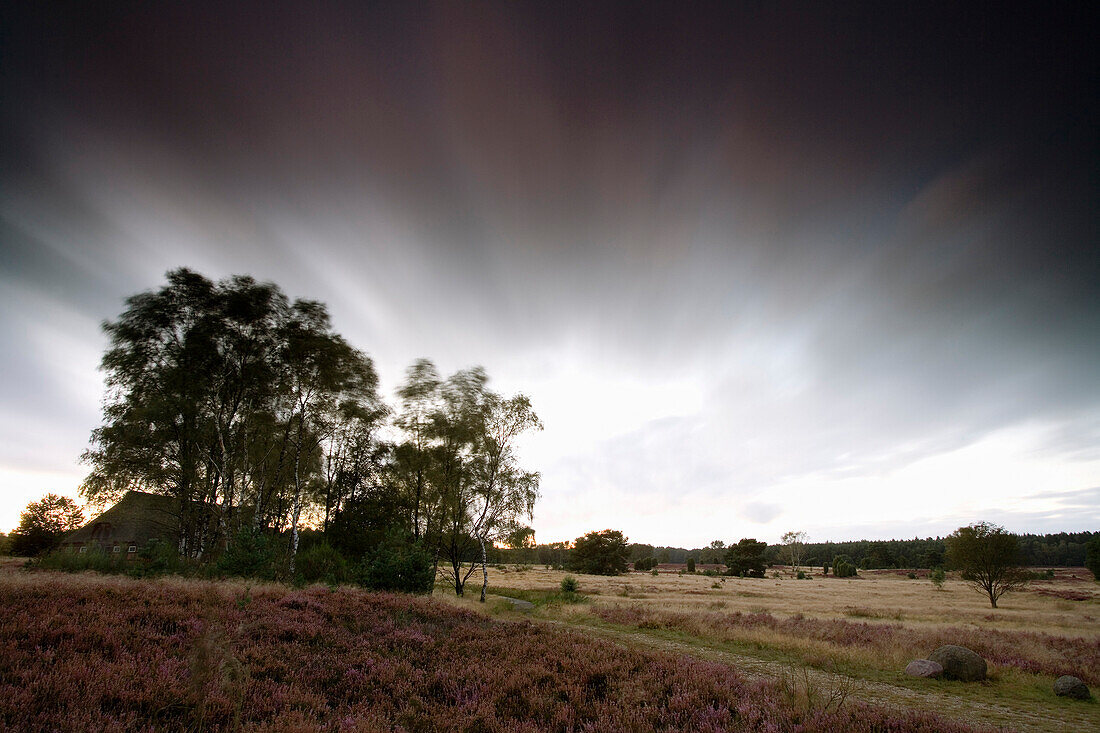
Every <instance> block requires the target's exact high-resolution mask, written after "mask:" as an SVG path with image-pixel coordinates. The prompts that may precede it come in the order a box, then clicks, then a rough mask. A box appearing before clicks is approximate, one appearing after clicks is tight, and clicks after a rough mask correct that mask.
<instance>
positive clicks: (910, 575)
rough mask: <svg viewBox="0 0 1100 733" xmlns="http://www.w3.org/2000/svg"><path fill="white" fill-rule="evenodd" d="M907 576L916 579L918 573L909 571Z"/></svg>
mask: <svg viewBox="0 0 1100 733" xmlns="http://www.w3.org/2000/svg"><path fill="white" fill-rule="evenodd" d="M905 577H907V578H909V580H916V579H917V574H916V573H914V572H913V571H909V573H908V574H907V575H906V576H905Z"/></svg>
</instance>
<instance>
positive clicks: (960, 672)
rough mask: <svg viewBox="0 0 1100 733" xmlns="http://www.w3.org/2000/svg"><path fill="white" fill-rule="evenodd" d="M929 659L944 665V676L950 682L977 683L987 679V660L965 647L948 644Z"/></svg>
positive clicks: (930, 655) (933, 653)
mask: <svg viewBox="0 0 1100 733" xmlns="http://www.w3.org/2000/svg"><path fill="white" fill-rule="evenodd" d="M928 658H929V659H930V660H932V661H933V662H939V663H940V664H941V665H943V676H944V677H946V678H947V679H949V680H962V681H963V682H977V681H978V680H984V679H985V673H986V665H985V660H984V659H982V658H981V655H979V654H977V653H976V652H972V651H970V650H969V649H967V648H966V647H964V646H955V645H954V644H947V645H946V646H941V647H940V648H939V649H937V650H936V651H934V652H932V653H931V654H929V655H928Z"/></svg>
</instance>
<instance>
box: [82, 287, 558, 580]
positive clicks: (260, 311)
mask: <svg viewBox="0 0 1100 733" xmlns="http://www.w3.org/2000/svg"><path fill="white" fill-rule="evenodd" d="M126 305H127V307H126V309H125V311H124V312H123V313H122V315H121V316H120V317H119V318H118V320H116V321H112V322H108V323H106V324H104V330H105V331H106V333H107V335H108V336H109V338H110V346H109V348H108V350H107V352H106V354H105V355H104V357H103V362H102V367H103V370H104V372H105V373H106V384H107V387H108V394H107V397H106V400H105V407H104V422H103V425H102V426H101V427H100V428H98V429H97V430H95V431H94V433H93V435H92V447H91V448H90V449H89V450H88V451H87V452H86V454H85V456H84V458H85V461H86V462H87V463H88V464H90V466H91V472H90V474H89V476H88V478H87V479H86V481H85V482H84V485H83V487H82V491H83V493H84V495H85V496H86V497H87V498H88V499H90V500H91V501H93V502H95V503H102V502H105V501H110V500H113V499H116V498H118V497H119V496H120V495H121V494H122V493H123V492H124V491H125V490H127V489H131V488H135V489H141V490H144V491H152V492H154V493H163V494H168V495H170V496H173V497H174V498H176V499H178V500H179V507H180V512H179V538H180V539H179V550H180V552H181V554H183V555H184V556H187V557H190V558H199V559H210V558H213V559H217V558H220V557H222V556H224V555H226V554H232V552H233V549H232V548H233V545H234V544H240V545H242V546H243V545H245V544H248V543H249V542H253V541H254V540H255V537H256V536H258V535H259V536H266V537H268V538H272V541H275V539H276V538H277V539H278V541H277V542H276V544H277V545H280V547H281V550H280V551H281V552H282V553H283V556H284V557H285V558H286V559H287V561H288V563H289V565H290V568H291V570H292V571H293V566H294V562H295V558H296V556H297V555H298V545H299V540H300V537H301V534H302V526H303V525H304V524H310V525H313V526H316V527H317V528H318V529H319V531H320V533H321V536H322V537H323V541H324V543H325V544H328V545H330V546H331V547H332V548H334V549H336V550H338V551H339V552H340V553H342V555H344V556H348V557H352V558H362V557H366V555H367V554H371V553H373V555H372V556H376V557H377V558H382V557H383V556H385V557H388V558H390V560H393V558H394V557H395V551H394V550H393V548H394V546H395V543H396V544H398V545H400V544H405V545H408V546H410V547H412V546H415V547H417V548H421V549H423V550H425V551H426V552H427V556H428V557H429V558H430V559H431V562H432V563H433V567H434V566H435V565H436V564H441V565H443V569H444V574H445V575H446V576H447V577H448V579H449V580H450V581H451V582H452V584H453V585H454V587H455V590H456V592H457V593H459V594H461V593H462V592H463V589H464V586H465V583H466V580H467V579H468V578H469V576H470V575H471V574H472V572H473V571H474V567H475V565H476V563H475V561H478V562H480V564H481V566H482V568H483V570H484V565H485V560H486V554H487V545H491V544H492V543H493V542H496V541H502V540H504V539H505V538H506V537H508V536H510V535H514V534H515V533H516V532H518V531H520V530H521V528H522V525H521V524H520V521H519V520H520V519H521V518H522V517H523V516H525V515H526V516H529V515H530V514H531V512H532V510H533V506H534V502H535V500H536V498H537V496H538V479H539V477H538V474H536V473H532V472H528V471H524V470H522V469H521V468H520V467H519V465H518V462H517V458H516V455H515V443H516V440H517V438H518V437H519V436H520V435H521V434H523V433H525V432H527V431H529V430H537V429H539V428H540V427H541V425H540V423H539V421H538V418H537V416H536V415H535V413H534V411H533V410H532V408H531V405H530V402H529V400H528V399H527V398H526V397H524V396H523V395H516V396H514V397H511V398H505V397H502V396H501V395H499V394H497V393H495V392H493V391H492V390H491V389H489V387H488V376H487V375H486V374H485V372H484V370H482V369H480V368H475V369H468V370H463V371H460V372H457V373H456V374H454V375H452V376H450V377H448V378H446V379H444V378H442V377H440V375H439V374H438V373H437V371H436V369H435V367H434V365H433V364H432V363H431V362H430V361H427V360H420V361H417V362H416V363H415V364H413V365H412V366H411V367H410V368H409V370H408V372H407V378H406V381H405V383H404V384H403V385H402V387H401V389H400V391H399V399H400V404H399V406H398V409H397V410H396V411H394V410H391V409H390V408H389V407H388V406H387V405H385V404H384V402H383V401H382V400H381V399H380V398H379V396H378V392H377V389H378V379H377V376H376V373H375V370H374V366H373V363H372V362H371V360H370V358H369V357H368V356H366V355H365V354H364V353H362V352H361V351H359V350H358V349H355V348H353V347H352V346H351V345H349V344H348V343H347V341H346V340H345V339H344V338H343V337H342V336H340V335H339V334H338V333H336V332H335V331H334V329H333V328H332V324H331V319H330V317H329V314H328V311H327V309H326V307H325V306H324V305H323V304H321V303H319V302H316V301H311V300H295V301H293V302H291V301H290V300H289V299H288V298H287V297H286V296H285V295H284V294H283V293H282V291H281V290H280V289H279V288H278V286H276V285H274V284H272V283H261V282H257V281H255V280H253V279H252V278H250V277H239V276H238V277H232V278H228V279H226V280H222V281H220V282H212V281H210V280H208V279H207V278H205V277H203V276H202V275H200V274H198V273H195V272H192V271H190V270H186V269H180V270H175V271H172V272H170V273H168V282H167V285H165V286H164V287H162V288H160V289H159V290H156V291H150V292H145V293H141V294H138V295H135V296H132V297H131V298H129V299H128V300H127V301H126ZM384 431H388V433H387V436H390V435H392V439H391V440H383V439H382V438H381V435H382V433H383V432H384ZM385 548H388V549H385ZM383 549H385V552H383ZM398 554H400V553H398ZM405 554H409V553H405ZM410 556H417V555H416V553H415V552H413V553H412V554H411V555H410ZM378 562H379V563H381V565H385V564H386V562H389V561H385V560H384V558H383V559H379V561H378ZM394 562H396V561H394ZM390 564H391V565H392V564H393V562H390ZM398 564H399V563H398ZM381 565H380V566H381ZM484 577H485V578H486V581H487V575H486V576H484ZM482 592H483V594H484V584H483V591H482Z"/></svg>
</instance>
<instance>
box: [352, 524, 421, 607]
mask: <svg viewBox="0 0 1100 733" xmlns="http://www.w3.org/2000/svg"><path fill="white" fill-rule="evenodd" d="M355 580H356V582H358V583H359V584H360V585H363V586H365V587H367V588H370V589H372V590H389V591H400V592H403V593H431V592H432V588H434V587H435V565H434V563H433V562H432V556H431V554H430V553H429V552H428V551H427V550H426V549H424V547H423V545H421V544H420V543H419V542H414V541H411V540H409V539H407V538H405V537H403V536H401V535H399V534H390V535H388V536H387V537H386V539H385V540H384V541H383V542H382V543H381V544H380V545H378V547H376V548H375V549H374V550H373V551H372V552H370V553H368V554H367V556H366V557H364V558H363V560H362V562H361V563H360V565H359V568H358V569H357V571H356V573H355Z"/></svg>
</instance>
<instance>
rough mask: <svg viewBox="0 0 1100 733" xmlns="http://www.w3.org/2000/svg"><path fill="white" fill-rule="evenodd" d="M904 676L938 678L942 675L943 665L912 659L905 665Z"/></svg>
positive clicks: (929, 660) (928, 660) (926, 660)
mask: <svg viewBox="0 0 1100 733" xmlns="http://www.w3.org/2000/svg"><path fill="white" fill-rule="evenodd" d="M905 674H907V675H909V676H910V677H939V676H940V675H941V674H943V665H942V664H940V663H939V662H933V661H932V660H931V659H914V660H913V661H912V662H910V663H909V664H907V665H905Z"/></svg>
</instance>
